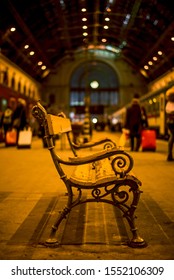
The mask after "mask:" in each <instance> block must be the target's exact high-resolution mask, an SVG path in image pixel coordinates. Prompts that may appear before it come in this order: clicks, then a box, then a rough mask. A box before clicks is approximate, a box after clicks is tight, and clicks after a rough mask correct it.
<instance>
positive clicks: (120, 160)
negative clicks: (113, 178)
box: [111, 151, 133, 177]
mask: <svg viewBox="0 0 174 280" xmlns="http://www.w3.org/2000/svg"><path fill="white" fill-rule="evenodd" d="M111 165H112V168H113V170H114V172H115V174H116V175H120V177H124V176H125V175H126V174H128V173H129V172H130V170H131V169H132V168H133V158H132V157H131V156H130V155H129V154H127V153H126V152H124V151H119V155H116V156H114V158H113V159H112V161H111Z"/></svg>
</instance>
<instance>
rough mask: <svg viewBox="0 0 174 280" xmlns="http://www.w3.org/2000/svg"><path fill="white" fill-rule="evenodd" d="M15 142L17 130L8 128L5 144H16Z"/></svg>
mask: <svg viewBox="0 0 174 280" xmlns="http://www.w3.org/2000/svg"><path fill="white" fill-rule="evenodd" d="M16 144H17V130H16V129H14V128H13V129H12V130H8V131H7V133H6V138H5V145H6V146H16Z"/></svg>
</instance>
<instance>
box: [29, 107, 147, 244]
mask: <svg viewBox="0 0 174 280" xmlns="http://www.w3.org/2000/svg"><path fill="white" fill-rule="evenodd" d="M32 114H33V116H34V117H35V118H36V119H37V120H38V121H39V123H40V125H42V126H44V130H45V138H46V140H47V145H48V149H49V151H50V153H51V156H52V159H53V162H54V164H55V167H56V169H57V172H58V174H59V176H60V178H61V180H62V181H63V182H64V184H65V186H66V189H67V195H68V199H67V205H66V207H65V208H64V209H63V210H62V211H61V213H59V215H58V217H57V219H56V221H55V223H54V225H53V226H52V229H51V233H50V236H49V238H48V239H47V240H46V243H45V244H46V245H47V246H53V245H54V246H55V244H56V243H57V238H56V232H57V230H58V227H59V225H60V223H61V221H62V220H63V219H64V218H66V216H67V214H69V213H70V211H71V210H72V208H73V207H75V206H77V205H80V204H82V203H87V202H105V203H109V204H111V205H113V206H114V207H117V208H119V209H120V210H121V211H122V213H123V217H125V218H126V220H127V222H128V224H129V226H130V230H131V232H132V239H131V240H129V242H128V244H129V246H131V247H144V246H146V242H145V241H144V239H143V238H141V237H140V236H139V234H138V230H137V228H136V226H135V210H136V208H137V205H138V202H139V198H140V194H141V192H142V191H141V190H140V189H139V187H140V186H141V182H140V181H139V180H138V179H137V178H136V177H135V176H134V175H133V174H132V173H131V172H132V171H131V170H132V168H133V158H132V157H131V156H130V155H129V154H128V153H127V152H125V151H124V150H123V149H121V148H118V147H117V146H116V144H115V143H114V142H113V141H112V140H111V139H108V138H106V139H102V140H99V141H96V142H88V143H84V144H78V145H77V144H75V143H73V141H72V140H71V132H72V127H71V122H70V120H69V119H68V118H66V117H65V115H64V114H63V113H61V114H59V115H58V116H55V115H51V114H47V112H46V110H45V109H44V108H43V106H42V105H41V104H40V103H39V102H37V105H35V106H34V107H33V109H32ZM64 133H65V134H66V136H67V140H68V143H69V145H70V150H71V151H72V153H71V155H70V157H69V158H68V159H63V158H61V157H60V156H59V155H58V151H57V150H56V148H55V145H54V136H55V135H57V134H59V135H60V134H64ZM98 145H103V147H102V150H101V151H99V152H97V153H93V154H91V151H90V155H88V156H78V150H80V149H86V148H91V147H95V146H98ZM64 166H71V167H74V168H73V171H72V174H71V175H70V176H67V174H65V171H64V168H63V167H64ZM75 190H76V192H75ZM83 191H85V192H86V191H87V192H88V193H89V194H88V196H84V195H83Z"/></svg>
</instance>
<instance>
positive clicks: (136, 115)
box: [124, 93, 142, 151]
mask: <svg viewBox="0 0 174 280" xmlns="http://www.w3.org/2000/svg"><path fill="white" fill-rule="evenodd" d="M141 113H142V112H141V106H140V104H139V94H138V93H136V94H134V97H133V99H132V103H131V106H130V107H128V108H127V111H126V118H125V125H124V128H125V129H128V130H129V132H130V134H129V137H130V145H131V151H139V148H140V145H141V131H142V118H141Z"/></svg>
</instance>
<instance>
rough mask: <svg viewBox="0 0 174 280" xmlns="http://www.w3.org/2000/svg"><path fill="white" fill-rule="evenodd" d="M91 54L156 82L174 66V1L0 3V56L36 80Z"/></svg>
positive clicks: (8, 0)
mask: <svg viewBox="0 0 174 280" xmlns="http://www.w3.org/2000/svg"><path fill="white" fill-rule="evenodd" d="M12 28H13V29H12ZM90 49H95V50H97V49H99V50H109V51H110V52H115V54H116V55H115V57H116V58H117V57H121V58H123V59H124V60H125V61H127V62H128V63H129V64H130V65H131V66H132V67H133V68H134V69H135V70H136V71H139V72H141V73H142V74H143V75H144V76H145V77H146V78H147V79H148V80H149V81H152V80H154V79H156V78H158V77H159V76H161V75H162V74H163V73H165V72H167V71H170V70H171V69H172V68H173V66H174V12H173V2H172V1H171V0H95V1H94V0H25V1H23V0H1V8H0V51H1V53H2V54H4V55H5V56H6V57H7V58H9V59H10V60H11V61H12V62H14V63H16V64H17V65H18V66H20V67H21V68H22V69H23V70H24V71H25V72H27V73H28V74H29V75H31V76H32V77H33V78H35V79H36V80H39V81H42V80H43V79H44V78H45V77H46V76H47V75H48V74H49V73H51V72H52V73H54V71H55V69H56V67H57V65H58V64H59V61H60V60H61V59H62V58H64V57H65V56H68V57H69V58H70V59H72V60H73V58H74V55H75V53H76V52H77V51H79V50H81V51H86V50H90Z"/></svg>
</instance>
